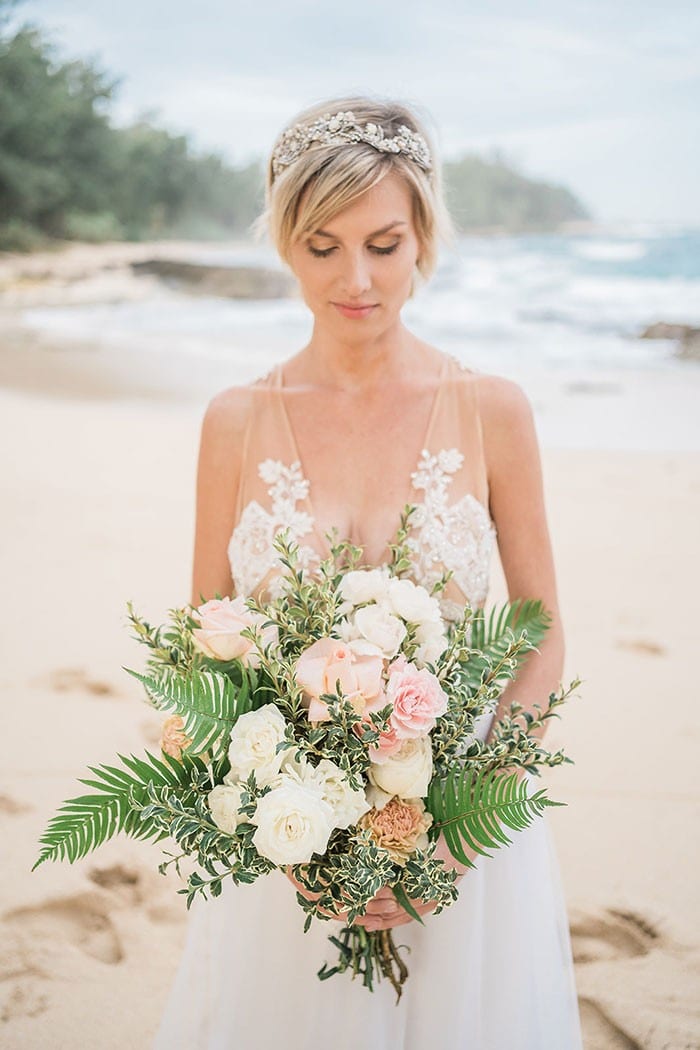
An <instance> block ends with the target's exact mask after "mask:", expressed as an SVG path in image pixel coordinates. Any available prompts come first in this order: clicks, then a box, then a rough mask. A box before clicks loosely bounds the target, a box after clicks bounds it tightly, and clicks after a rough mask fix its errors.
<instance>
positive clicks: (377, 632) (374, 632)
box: [353, 605, 406, 659]
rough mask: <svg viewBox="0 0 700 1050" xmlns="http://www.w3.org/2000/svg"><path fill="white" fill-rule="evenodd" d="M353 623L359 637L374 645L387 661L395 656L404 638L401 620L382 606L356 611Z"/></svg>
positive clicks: (404, 631) (366, 606) (404, 629)
mask: <svg viewBox="0 0 700 1050" xmlns="http://www.w3.org/2000/svg"><path fill="white" fill-rule="evenodd" d="M353 623H354V626H355V627H356V629H357V630H358V631H359V633H360V637H362V638H365V639H366V640H367V641H368V642H371V643H372V645H376V646H377V647H378V648H379V649H381V651H382V653H383V654H384V656H386V657H387V658H388V659H390V658H391V657H392V656H396V654H397V653H398V651H399V647H400V645H401V642H402V641H403V640H404V638H405V637H406V628H405V627H404V625H403V624H402V622H401V620H399V618H398V616H394V614H393V613H392V612H391V611H390V610H389V609H388V608H386V607H385V606H384V605H365V606H363V607H362V608H361V609H358V610H357V611H356V613H355V615H354V617H353Z"/></svg>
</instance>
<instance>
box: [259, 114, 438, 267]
mask: <svg viewBox="0 0 700 1050" xmlns="http://www.w3.org/2000/svg"><path fill="white" fill-rule="evenodd" d="M347 110H351V111H352V113H354V115H355V119H356V121H357V123H358V124H366V123H369V122H372V123H374V124H377V125H378V126H379V127H381V128H382V129H383V131H384V135H385V136H386V137H390V136H394V135H396V134H397V133H398V131H399V126H400V125H401V124H405V125H406V126H407V127H408V128H409V129H410V130H411V131H416V132H418V133H419V134H421V135H422V136H423V138H424V139H425V141H426V142H427V144H428V148H429V149H430V153H431V157H432V169H431V171H424V170H423V169H422V168H421V167H420V166H419V165H418V164H417V163H416V162H415V161H414V160H412V159H411V158H410V157H408V156H406V155H405V154H403V153H383V152H379V151H378V150H376V149H375V148H374V147H373V146H371V145H370V144H369V143H365V142H353V143H341V144H327V143H322V142H314V143H313V145H312V146H311V147H309V148H308V149H306V150H305V151H304V152H303V153H302V154H301V155H300V156H298V157H297V158H296V159H295V160H294V161H292V163H291V164H289V166H288V167H286V168H284V169H283V170H282V171H281V172H280V173H279V174H278V175H275V174H274V171H273V168H272V156H270V158H269V159H268V162H267V167H266V172H265V210H264V211H263V213H262V214H261V215H260V216H259V217H258V218H257V219H256V220H255V223H254V224H253V229H254V232H255V234H256V236H260V235H262V234H264V233H265V232H267V233H269V235H270V239H271V241H272V243H273V245H274V247H275V248H276V249H277V252H278V254H279V256H280V257H281V259H282V260H283V261H284V262H285V263H287V264H288V265H289V250H290V247H291V246H292V245H293V244H294V243H295V242H296V241H297V240H299V238H301V237H302V236H303V235H305V234H308V233H311V232H312V231H313V230H317V229H321V228H322V227H323V225H324V223H326V222H328V221H329V220H330V219H332V218H333V216H335V215H337V213H338V212H340V211H342V209H343V208H346V207H348V206H349V205H350V204H352V203H353V202H354V201H355V200H357V198H358V197H360V196H361V194H363V193H364V192H365V191H366V190H369V189H371V187H372V186H376V184H377V183H378V182H380V181H381V180H382V179H383V178H384V177H385V176H386V175H387V174H389V172H396V173H397V174H398V175H400V176H401V177H402V178H403V179H404V181H405V182H406V184H407V185H408V187H409V189H410V191H411V197H412V201H413V209H412V212H413V224H414V227H415V231H416V236H417V238H418V244H419V254H418V259H417V263H416V267H417V269H418V272H419V273H420V275H421V277H422V278H423V280H426V281H427V280H428V279H429V278H430V276H431V275H432V274H433V272H434V270H435V267H436V265H437V256H438V247H439V242H440V240H441V239H442V240H444V241H446V242H448V243H451V242H452V241H453V238H454V228H453V225H452V220H451V218H450V215H449V212H448V210H447V206H446V204H445V200H444V196H443V187H442V173H441V170H440V165H439V162H438V159H437V156H436V152H435V147H434V143H433V141H432V136H430V135H429V133H428V132H427V130H426V128H425V126H424V123H423V121H421V120H420V119H419V118H418V117H417V115H416V114H415V113H414V112H413V110H412V108H410V107H409V106H408V105H406V104H405V103H402V102H396V101H393V100H391V99H378V98H370V97H368V96H357V97H347V98H334V99H328V100H326V101H324V102H320V103H317V104H316V105H314V106H310V107H309V108H308V109H305V110H303V111H302V112H301V113H299V114H298V115H297V116H296V117H294V118H293V119H292V120H291V121H290V122H289V124H288V125H287V127H292V126H293V125H294V124H310V123H313V121H315V120H318V119H319V118H321V117H323V115H324V114H326V113H337V112H340V111H347ZM285 130H286V129H285ZM281 134H283V132H282V133H281Z"/></svg>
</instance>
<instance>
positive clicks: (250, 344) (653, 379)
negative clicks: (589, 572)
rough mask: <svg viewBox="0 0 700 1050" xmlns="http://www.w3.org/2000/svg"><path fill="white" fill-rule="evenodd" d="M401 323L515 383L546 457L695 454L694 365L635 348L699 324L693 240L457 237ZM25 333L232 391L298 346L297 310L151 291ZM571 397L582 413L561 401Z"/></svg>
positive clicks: (262, 257) (248, 259) (40, 316)
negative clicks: (208, 377)
mask: <svg viewBox="0 0 700 1050" xmlns="http://www.w3.org/2000/svg"><path fill="white" fill-rule="evenodd" d="M188 258H189V259H190V260H191V261H200V262H207V263H215V264H218V265H235V264H251V263H260V264H262V265H268V266H270V265H271V266H278V265H279V263H278V261H277V257H276V255H275V254H274V253H273V252H272V251H271V250H270V249H269V248H268V247H265V246H254V245H252V246H250V247H246V248H240V247H239V248H236V249H232V248H231V247H229V246H226V245H212V246H211V248H208V249H207V250H206V251H199V252H196V253H193V254H191V255H190V256H188ZM402 316H403V319H404V322H405V324H406V325H407V326H408V327H409V328H410V329H411V330H412V331H414V332H415V333H416V334H417V335H419V336H420V337H421V338H423V339H425V340H427V341H428V342H430V343H432V344H433V345H435V346H438V347H440V348H441V349H444V350H447V351H449V352H451V353H453V354H455V355H456V356H457V357H459V358H460V359H462V360H464V361H466V362H467V363H468V364H470V365H471V366H473V367H475V368H478V369H481V370H482V371H488V372H491V373H496V374H499V375H506V376H509V377H511V378H513V379H515V380H516V381H518V382H520V383H521V384H522V385H523V386H524V387H525V389H526V390H527V392H528V394H530V396H531V397H532V400H533V403H534V407H535V410H536V414H537V422H538V426H539V427H540V432H541V434H542V437H543V439H544V440H545V441H546V442H548V443H550V444H558V445H565V446H568V445H574V446H580V445H586V446H590V445H591V444H594V445H595V444H596V442H597V443H598V444H600V445H601V446H602V447H607V446H610V447H629V448H645V447H652V448H671V449H673V448H688V447H690V448H700V424H699V423H698V422H697V420H698V418H699V417H700V403H698V395H699V394H700V386H699V382H700V364H699V363H698V362H693V361H683V360H680V359H679V358H678V357H677V356H676V354H675V344H674V343H673V342H672V341H669V340H643V339H640V338H639V333H640V332H641V331H642V330H643V328H644V327H645V326H646V325H648V324H651V323H653V322H655V321H667V322H672V323H683V324H691V325H697V326H700V229H687V228H682V227H678V226H668V225H666V226H656V225H643V224H639V225H629V224H627V225H624V226H613V225H610V226H606V227H599V228H596V230H595V232H587V233H580V234H571V235H557V234H551V235H545V234H538V235H535V234H533V235H523V236H495V237H493V236H492V237H463V238H461V239H460V240H459V242H458V244H457V246H456V249H455V250H451V251H443V255H442V259H441V263H440V265H439V267H438V270H437V272H436V273H435V275H434V276H433V278H432V280H431V281H430V282H429V283H428V284H427V285H426V286H424V287H421V288H420V289H419V290H418V291H417V293H416V295H415V296H414V298H413V299H412V300H409V301H408V302H407V303H406V305H405V307H404V309H403V314H402ZM25 321H26V323H27V324H29V325H31V326H34V327H37V328H40V329H43V330H49V331H51V332H52V333H53V334H54V335H56V336H65V338H66V339H69V340H70V339H72V338H76V337H87V338H90V337H92V336H94V337H96V338H98V339H99V340H100V341H101V342H102V343H103V344H104V343H108V344H110V345H114V346H123V347H128V348H129V349H132V350H133V349H139V350H140V351H141V352H143V353H149V352H153V353H158V354H168V355H173V354H176V355H178V356H180V355H184V356H185V357H186V358H190V359H191V360H192V362H193V368H197V370H198V371H201V370H202V369H206V366H207V363H210V364H214V363H216V364H217V365H218V367H217V369H216V373H217V378H218V377H219V376H220V374H221V372H220V369H221V366H222V365H224V366H225V367H229V366H230V375H231V382H247V381H249V380H250V379H252V378H254V377H255V376H256V375H260V374H262V373H263V372H264V371H266V370H267V368H268V367H269V366H270V365H271V364H272V363H274V362H275V361H277V360H279V359H281V358H282V357H284V356H287V355H288V354H290V353H294V352H295V351H296V350H298V349H299V348H301V347H302V346H303V345H304V344H305V342H306V341H307V339H308V338H309V335H310V333H311V321H312V318H311V315H310V313H309V311H308V309H307V307H306V306H305V304H304V303H303V302H302V300H301V299H299V298H295V299H289V300H280V301H235V300H227V299H220V298H213V297H211V298H207V297H194V296H189V295H185V294H180V293H177V292H174V291H172V290H171V289H168V288H165V287H164V288H163V290H162V291H161V292H158V293H156V294H154V296H153V297H149V298H147V299H144V300H143V301H139V302H127V303H105V304H91V305H83V306H71V307H60V308H57V307H56V308H41V309H39V308H34V309H28V310H26V311H25ZM195 362H196V364H195ZM183 363H184V362H182V361H180V364H181V365H182V364H183ZM626 375H627V376H628V378H626ZM582 394H586V395H587V396H586V398H585V402H586V403H585V405H580V404H575V402H579V403H580V402H581V400H582V398H581V395H582ZM613 395H614V396H613ZM659 402H661V409H662V411H661V415H664V405H666V406H667V407H668V411H665V418H666V417H667V418H666V421H665V422H664V423H662V424H659V422H658V419H659V414H660V413H659ZM613 403H614V409H615V410H616V412H615V411H613V413H612V416H615V414H616V413H617V416H618V418H619V420H620V423H619V426H616V427H615V426H613V427H611V408H612V407H613ZM592 415H598V416H600V420H599V422H598V423H597V424H596V427H595V428H592V427H591V417H592ZM655 416H656V417H657V418H656V419H655V428H652V427H650V426H649V421H650V420H651V419H654V417H655ZM674 416H675V418H674ZM603 417H605V419H604V418H603Z"/></svg>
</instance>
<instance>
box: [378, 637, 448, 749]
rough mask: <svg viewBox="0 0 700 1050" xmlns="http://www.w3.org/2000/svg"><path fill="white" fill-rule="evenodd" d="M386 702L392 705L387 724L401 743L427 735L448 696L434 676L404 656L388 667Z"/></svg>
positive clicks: (444, 705)
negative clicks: (389, 719)
mask: <svg viewBox="0 0 700 1050" xmlns="http://www.w3.org/2000/svg"><path fill="white" fill-rule="evenodd" d="M386 699H387V703H392V704H393V705H394V710H393V711H392V713H391V722H390V725H391V726H392V727H393V729H394V730H395V731H396V735H397V736H399V737H401V738H402V739H404V740H408V739H413V738H415V737H419V736H427V734H428V733H429V732H430V731H431V730H432V729H434V728H435V721H436V719H437V717H438V715H444V713H445V711H446V710H447V693H446V692H445V691H444V689H443V688H442V686H441V685H440V682H439V681H438V679H437V678H436V677H435V675H434V674H431V672H430V671H428V670H426V669H425V668H420V669H418V668H417V667H416V665H415V664H412V663H408V661H407V660H406V659H405V658H404V657H403V656H400V657H399V658H398V659H397V660H394V662H393V663H392V664H390V665H389V680H388V682H387V686H386Z"/></svg>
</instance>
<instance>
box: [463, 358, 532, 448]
mask: <svg viewBox="0 0 700 1050" xmlns="http://www.w3.org/2000/svg"><path fill="white" fill-rule="evenodd" d="M474 381H475V383H476V384H477V389H478V393H479V406H480V410H481V417H482V420H483V423H484V428H485V429H486V428H488V430H489V432H491V433H494V434H497V433H499V432H500V431H505V432H509V433H511V434H512V433H513V431H514V430H515V431H519V430H523V429H524V430H530V429H531V427H532V423H533V412H532V405H531V403H530V399H529V397H528V396H527V394H526V393H525V391H524V390H523V388H522V387H521V386H520V384H519V383H516V381H515V380H514V379H508V378H507V377H506V376H498V375H491V374H489V373H487V372H479V373H477V375H476V376H475V377H474Z"/></svg>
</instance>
